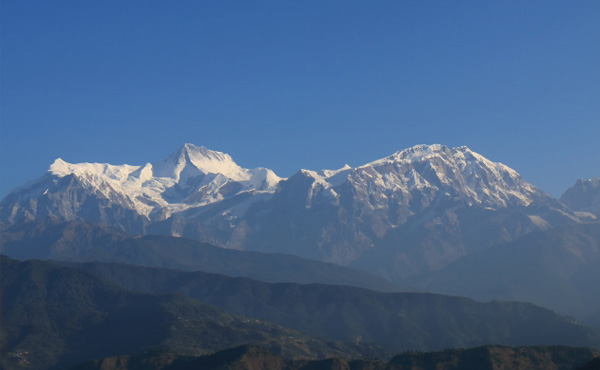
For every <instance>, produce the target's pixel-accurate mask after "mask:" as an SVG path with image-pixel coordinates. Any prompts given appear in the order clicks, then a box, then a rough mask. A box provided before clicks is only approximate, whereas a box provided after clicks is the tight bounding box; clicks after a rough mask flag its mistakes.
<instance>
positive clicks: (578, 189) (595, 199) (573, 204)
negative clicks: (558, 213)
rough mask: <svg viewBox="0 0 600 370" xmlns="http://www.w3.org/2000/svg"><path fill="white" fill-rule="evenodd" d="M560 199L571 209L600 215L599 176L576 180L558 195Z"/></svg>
mask: <svg viewBox="0 0 600 370" xmlns="http://www.w3.org/2000/svg"><path fill="white" fill-rule="evenodd" d="M560 201H561V202H563V203H564V204H565V205H566V206H567V207H569V208H570V209H572V210H573V211H578V212H589V213H592V214H594V215H595V216H596V217H600V178H598V177H594V178H593V179H589V180H582V179H579V180H577V182H576V183H575V185H573V186H572V187H570V188H569V189H568V190H567V191H566V192H565V193H564V194H563V195H562V196H561V197H560Z"/></svg>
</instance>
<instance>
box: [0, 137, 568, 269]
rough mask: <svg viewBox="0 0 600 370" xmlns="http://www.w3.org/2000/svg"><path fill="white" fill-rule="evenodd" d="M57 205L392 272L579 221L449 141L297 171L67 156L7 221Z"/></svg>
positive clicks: (73, 212)
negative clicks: (284, 174)
mask: <svg viewBox="0 0 600 370" xmlns="http://www.w3.org/2000/svg"><path fill="white" fill-rule="evenodd" d="M49 215H51V216H56V217H59V218H61V219H66V220H76V219H77V220H89V221H96V222H101V223H105V224H109V225H111V226H117V227H119V228H121V229H123V230H126V231H129V232H133V233H140V234H142V233H162V234H170V235H176V236H186V237H190V238H195V239H199V240H202V241H207V242H210V243H213V244H216V245H219V246H223V247H228V248H237V249H252V250H259V251H268V252H282V253H292V254H297V255H300V256H303V257H308V258H314V259H319V260H324V261H330V262H336V263H339V264H345V265H349V264H351V265H355V266H358V267H362V268H366V269H368V270H370V271H373V272H376V273H379V274H381V275H383V276H385V277H388V278H392V279H398V278H400V277H403V276H407V275H412V274H417V273H421V272H425V271H430V270H432V269H439V268H441V267H443V266H446V265H447V264H448V263H451V262H452V261H454V260H456V259H457V258H460V257H462V256H464V255H466V254H468V253H470V252H472V251H474V250H478V249H482V248H487V247H490V246H492V245H495V244H497V243H500V242H507V241H511V240H514V239H515V238H517V237H519V236H521V235H524V234H526V233H528V232H530V231H533V230H539V229H546V228H548V227H551V226H554V225H560V224H565V223H572V222H577V221H578V217H577V216H576V215H575V214H574V213H573V212H571V211H570V210H568V209H567V208H566V207H565V206H564V205H563V204H562V203H560V202H559V201H557V200H555V199H553V198H551V197H549V196H548V195H546V194H545V193H544V192H542V191H541V190H539V189H537V188H536V187H534V186H532V185H531V184H529V183H528V182H526V181H525V180H524V179H523V178H522V177H521V176H520V175H519V174H518V173H517V172H515V171H514V170H512V169H510V168H509V167H507V166H505V165H503V164H501V163H496V162H492V161H490V160H488V159H486V158H484V157H483V156H481V155H479V154H477V153H475V152H473V151H471V150H470V149H469V148H467V147H459V148H448V147H446V146H443V145H438V144H435V145H418V146H415V147H412V148H409V149H406V150H402V151H399V152H397V153H394V154H392V155H391V156H389V157H386V158H382V159H379V160H376V161H373V162H370V163H367V164H365V165H363V166H359V167H356V168H351V167H350V166H345V167H343V168H341V169H339V170H323V171H310V170H301V171H299V172H297V173H296V174H295V175H293V176H291V177H290V178H289V179H281V178H279V177H278V176H277V175H275V174H274V173H273V172H272V171H270V170H268V169H264V168H258V169H254V170H248V169H243V168H241V167H239V166H238V165H237V164H236V163H235V162H234V161H233V160H232V159H231V157H229V156H228V155H227V154H224V153H220V152H215V151H211V150H208V149H206V148H203V147H196V146H193V145H191V144H186V145H184V146H183V147H182V148H180V149H179V150H177V151H176V152H175V153H173V154H172V155H171V156H169V157H168V158H167V159H165V160H164V161H162V162H160V163H157V164H154V165H152V164H146V165H144V166H129V165H122V166H113V165H109V164H91V163H82V164H69V163H66V162H64V161H62V160H57V161H56V162H55V163H54V164H52V166H51V167H50V171H49V172H48V173H47V174H46V175H45V176H44V177H42V178H41V179H39V180H38V181H36V182H34V183H33V184H30V185H29V186H26V187H23V188H21V189H19V190H17V191H15V192H13V193H11V194H10V195H8V196H7V197H6V198H5V199H4V200H3V201H2V202H1V203H0V221H2V222H18V221H19V220H24V219H28V218H29V219H30V218H41V217H46V216H49Z"/></svg>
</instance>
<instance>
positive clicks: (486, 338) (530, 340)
mask: <svg viewBox="0 0 600 370" xmlns="http://www.w3.org/2000/svg"><path fill="white" fill-rule="evenodd" d="M80 267H81V268H84V269H86V270H87V271H89V272H91V273H93V274H97V275H98V276H100V277H102V278H105V279H109V280H111V281H113V282H115V283H118V284H121V285H122V286H124V287H127V288H128V289H131V290H135V291H140V292H148V293H161V294H162V293H175V292H177V293H183V294H186V295H188V296H189V297H192V298H195V299H198V300H200V301H203V302H206V303H209V304H213V305H216V306H219V307H221V308H223V309H225V310H227V311H230V312H234V313H238V314H243V315H246V316H252V317H256V318H259V319H263V320H268V321H272V322H275V323H278V324H280V325H284V326H288V327H291V328H295V329H297V330H301V331H304V332H306V333H308V334H311V335H315V336H320V337H329V338H333V339H338V340H343V341H362V342H365V343H371V342H373V343H376V344H378V345H380V346H383V347H385V348H387V349H388V350H391V351H399V350H407V349H418V350H437V349H443V348H449V347H473V346H478V345H483V344H503V345H542V344H545V345H551V344H562V345H574V346H600V331H598V330H594V329H589V328H586V327H584V326H581V325H580V324H578V323H576V322H573V321H572V320H571V319H569V318H567V317H564V316H561V315H559V314H557V313H555V312H553V311H550V310H547V309H544V308H541V307H538V306H534V305H532V304H528V303H518V302H497V301H493V302H489V303H481V302H476V301H474V300H471V299H468V298H462V297H450V296H444V295H439V294H422V293H380V292H375V291H370V290H366V289H361V288H356V287H350V286H331V285H321V284H294V283H275V284H270V283H265V282H260V281H256V280H251V279H247V278H231V277H225V276H219V275H211V274H206V273H201V272H181V271H173V270H165V269H157V268H149V267H138V266H127V265H118V264H105V263H86V264H82V265H80Z"/></svg>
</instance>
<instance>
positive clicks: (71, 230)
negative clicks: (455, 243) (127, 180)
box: [0, 218, 406, 291]
mask: <svg viewBox="0 0 600 370" xmlns="http://www.w3.org/2000/svg"><path fill="white" fill-rule="evenodd" d="M0 251H1V252H2V253H3V254H5V255H7V256H10V257H12V258H17V259H22V260H24V259H34V258H35V259H55V260H66V261H106V262H120V263H129V264H135V265H143V266H156V267H167V268H172V269H179V270H188V271H193V270H198V271H205V272H212V273H219V274H224V275H231V276H246V277H251V278H254V279H259V280H264V281H270V282H300V283H325V284H339V285H354V286H359V287H364V288H368V289H374V290H381V291H400V290H402V289H401V288H400V287H399V286H397V285H395V284H392V283H390V282H389V281H387V280H385V279H383V278H380V277H377V276H374V275H371V274H369V273H367V272H364V271H361V270H357V269H352V268H348V267H343V266H338V265H335V264H332V263H325V262H318V261H312V260H307V259H304V258H300V257H296V256H292V255H285V254H277V253H259V252H249V251H238V250H231V249H224V248H218V247H215V246H212V245H210V244H206V243H202V242H198V241H194V240H190V239H184V238H175V237H170V236H157V235H148V236H141V237H134V236H131V235H128V234H126V233H123V232H121V231H118V230H116V229H114V228H111V227H108V226H105V225H101V224H94V223H86V222H80V221H68V222H64V221H60V220H58V219H56V218H46V219H42V220H34V221H31V222H24V223H19V224H14V225H6V224H5V225H1V226H0ZM404 290H406V289H404Z"/></svg>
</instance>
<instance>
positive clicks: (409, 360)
mask: <svg viewBox="0 0 600 370" xmlns="http://www.w3.org/2000/svg"><path fill="white" fill-rule="evenodd" d="M597 356H600V353H599V352H598V351H594V350H590V349H586V348H573V347H515V348H511V347H500V346H486V347H478V348H472V349H453V350H445V351H441V352H407V353H402V354H399V355H397V356H395V357H394V358H392V360H391V361H389V362H387V363H386V362H382V361H379V360H368V359H363V360H345V359H340V358H330V359H326V360H316V361H315V360H312V361H309V360H295V361H294V360H286V359H284V358H282V357H281V356H277V355H274V354H273V353H270V352H268V351H266V350H264V349H261V348H257V347H248V346H242V347H236V348H231V349H227V350H224V351H220V352H217V353H214V354H211V355H206V356H202V357H191V356H187V357H183V356H174V355H172V354H164V353H163V354H156V353H155V354H146V355H141V356H122V357H113V358H105V359H102V360H96V361H90V362H88V363H85V364H81V365H79V366H76V367H74V368H72V369H71V370H138V369H140V370H141V369H146V370H159V369H161V370H191V369H212V370H225V369H228V370H232V369H240V370H242V369H268V370H508V369H510V370H536V369H538V370H573V369H575V367H577V366H581V365H583V364H586V363H587V362H588V361H595V360H592V359H593V358H594V357H596V359H600V357H597ZM590 363H591V362H590ZM582 369H585V370H591V369H596V368H592V367H590V368H588V367H586V368H582Z"/></svg>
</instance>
